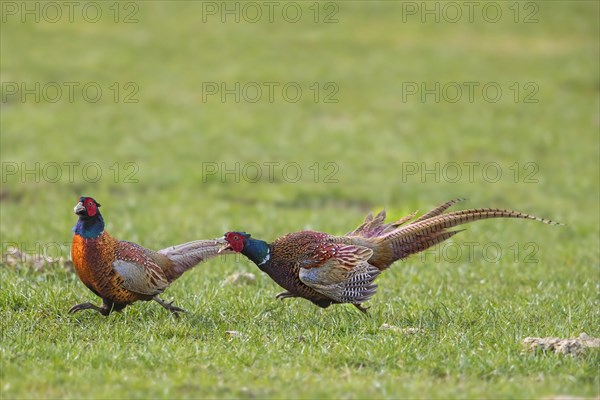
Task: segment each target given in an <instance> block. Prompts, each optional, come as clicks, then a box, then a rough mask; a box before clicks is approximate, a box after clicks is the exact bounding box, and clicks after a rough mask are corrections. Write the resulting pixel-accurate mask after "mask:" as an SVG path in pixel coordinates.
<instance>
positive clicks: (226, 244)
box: [217, 236, 233, 254]
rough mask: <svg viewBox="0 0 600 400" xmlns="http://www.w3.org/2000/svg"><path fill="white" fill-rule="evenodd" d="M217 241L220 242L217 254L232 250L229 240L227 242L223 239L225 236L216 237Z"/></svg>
mask: <svg viewBox="0 0 600 400" xmlns="http://www.w3.org/2000/svg"><path fill="white" fill-rule="evenodd" d="M217 242H218V243H221V244H222V246H221V247H220V248H219V251H218V252H217V253H218V254H223V253H228V252H229V251H233V248H232V247H231V245H230V244H229V242H227V241H226V240H225V236H223V237H222V238H219V239H217Z"/></svg>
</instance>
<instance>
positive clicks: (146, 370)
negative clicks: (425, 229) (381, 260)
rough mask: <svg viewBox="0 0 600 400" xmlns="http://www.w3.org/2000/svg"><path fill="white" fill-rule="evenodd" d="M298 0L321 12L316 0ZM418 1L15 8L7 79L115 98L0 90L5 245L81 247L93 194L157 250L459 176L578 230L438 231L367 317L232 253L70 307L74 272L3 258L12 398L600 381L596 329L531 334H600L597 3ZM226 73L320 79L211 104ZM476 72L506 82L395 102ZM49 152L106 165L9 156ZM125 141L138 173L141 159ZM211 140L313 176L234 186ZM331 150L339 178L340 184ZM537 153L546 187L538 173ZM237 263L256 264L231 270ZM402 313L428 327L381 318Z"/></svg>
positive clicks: (392, 273) (113, 224)
mask: <svg viewBox="0 0 600 400" xmlns="http://www.w3.org/2000/svg"><path fill="white" fill-rule="evenodd" d="M219 4H220V2H219ZM302 4H303V7H304V8H303V9H304V11H305V12H307V13H308V7H309V6H310V4H312V3H310V4H309V3H302ZM400 4H401V3H394V2H377V3H376V4H374V3H367V2H358V1H355V2H345V3H339V12H338V13H337V15H336V16H337V18H338V19H339V23H336V24H314V23H312V21H311V20H310V19H306V20H304V19H303V20H302V21H301V22H299V23H298V24H290V23H285V21H282V20H281V19H278V20H277V21H276V22H275V23H273V24H270V23H267V22H264V21H263V22H260V23H256V24H249V23H239V24H236V23H220V21H219V20H218V18H215V19H209V21H208V22H206V23H203V22H202V14H201V10H202V3H200V2H177V4H172V3H167V2H161V1H152V2H144V3H140V5H139V11H138V12H137V14H136V18H137V19H139V22H138V23H134V24H115V23H114V22H113V21H112V20H111V19H110V18H106V19H104V18H103V19H102V20H101V21H100V22H98V23H95V24H91V23H86V22H85V21H83V20H82V19H81V18H79V19H76V20H75V22H73V23H69V22H68V21H64V20H63V21H60V22H58V23H45V22H41V23H38V24H36V23H33V22H31V21H30V22H27V23H20V21H19V20H18V18H17V19H8V21H7V22H6V23H3V24H2V26H1V28H0V29H1V38H0V40H1V47H2V57H1V61H0V67H1V73H0V80H1V81H2V94H3V95H6V93H7V86H6V85H7V83H11V82H18V83H21V82H25V83H27V84H28V85H34V84H35V82H41V83H42V84H44V83H47V82H81V84H82V85H83V84H85V83H86V82H97V83H98V84H99V85H100V86H101V87H102V88H103V91H104V96H103V98H102V99H101V100H100V101H98V102H97V103H89V102H86V101H83V100H82V99H81V97H76V99H75V101H73V102H68V101H65V100H63V101H58V102H56V103H49V102H44V101H42V102H39V103H38V102H35V101H32V100H31V98H29V100H26V101H25V102H21V101H20V98H19V97H15V96H9V97H8V98H7V101H6V102H3V103H2V110H1V113H2V119H1V122H0V128H1V136H0V138H1V149H0V155H1V159H2V172H3V175H2V188H1V189H0V198H1V203H0V207H1V208H0V212H1V220H0V235H1V237H2V239H1V241H2V251H3V252H4V251H6V248H7V247H8V246H9V245H10V244H17V245H18V246H19V247H23V248H25V250H26V251H28V252H30V253H32V252H35V251H36V249H39V248H41V249H49V248H50V249H52V251H54V249H56V248H60V249H61V254H60V255H63V256H68V250H69V248H68V247H69V243H70V240H71V235H72V233H71V230H70V229H71V227H72V226H73V225H74V224H75V220H76V218H75V216H74V215H73V213H72V208H73V206H74V205H75V201H76V199H77V197H78V196H79V195H81V194H86V195H93V196H94V197H95V198H96V199H97V200H98V201H99V202H100V203H102V211H103V215H104V217H105V220H106V221H107V229H108V230H109V231H110V232H111V234H113V235H114V236H116V237H118V238H122V239H126V240H131V241H135V242H138V243H140V244H142V245H144V246H146V247H149V248H154V249H158V248H163V247H166V246H168V245H172V244H175V243H181V242H185V241H188V240H191V239H196V238H209V237H217V236H220V235H221V234H222V233H223V232H225V231H227V230H231V229H241V230H246V231H248V232H250V233H252V234H253V236H255V237H258V238H264V239H267V240H271V239H274V238H276V237H277V236H279V235H281V234H284V233H287V232H291V231H296V230H300V229H303V228H307V227H310V228H312V229H317V230H322V231H327V232H331V233H336V234H343V233H345V232H347V231H349V230H350V229H352V228H354V227H355V226H356V225H357V224H359V223H360V221H361V220H362V218H364V215H365V214H366V213H367V212H369V211H377V210H378V209H380V208H382V207H386V209H387V211H388V215H389V216H390V218H399V217H401V216H403V215H405V214H407V213H410V212H412V211H414V210H415V209H420V210H421V211H426V209H428V208H430V207H433V206H435V205H437V204H438V203H441V202H443V201H446V200H448V199H451V198H456V197H467V198H468V199H469V201H468V202H467V203H464V207H487V206H491V207H505V208H512V209H517V210H519V211H524V212H530V213H533V214H536V215H539V216H542V217H547V218H551V219H554V220H557V221H560V222H562V223H564V224H566V225H565V226H547V225H543V224H540V223H535V222H532V221H500V220H494V221H484V222H480V223H476V224H473V225H469V226H467V231H466V232H463V233H461V234H460V235H457V236H455V238H454V239H453V240H454V241H453V243H455V244H456V245H458V246H460V247H459V248H460V249H462V251H463V253H462V254H461V255H460V257H457V258H454V257H453V256H452V255H451V254H450V255H449V256H447V257H443V256H442V255H443V254H444V253H443V252H444V251H446V250H450V249H449V248H441V249H438V250H437V251H434V252H429V253H426V254H424V255H421V256H414V257H412V258H410V259H409V260H406V261H403V262H399V263H397V264H396V265H394V267H393V268H391V269H390V270H388V271H386V272H385V273H384V274H382V275H381V276H380V277H379V278H378V283H379V291H378V293H377V295H376V296H375V297H374V298H373V300H372V301H370V302H369V305H370V306H371V309H370V312H371V316H370V317H365V316H363V315H361V314H360V313H359V312H357V311H356V310H355V309H354V307H352V306H332V307H331V308H329V309H326V310H321V309H319V308H317V307H315V306H313V305H312V304H310V303H308V302H306V301H303V300H299V299H290V300H287V301H285V302H280V301H277V300H275V299H274V295H275V294H276V293H278V291H279V288H278V287H277V286H276V285H275V284H274V283H273V282H271V281H270V280H269V278H268V277H267V276H265V275H262V274H260V271H259V270H258V269H257V268H256V267H254V266H253V265H251V264H250V263H249V262H248V261H247V260H245V259H242V258H235V257H229V258H219V259H216V260H213V261H212V262H210V263H207V264H203V265H201V266H199V267H198V268H197V269H195V270H193V271H191V272H189V273H187V274H185V275H184V276H183V277H182V278H181V279H180V280H178V281H177V282H175V283H174V284H173V285H172V286H171V287H170V288H169V289H168V290H167V292H166V293H165V296H164V297H165V298H166V299H175V303H176V304H177V305H178V306H180V307H182V308H184V309H186V310H187V311H188V312H187V313H186V314H185V315H183V316H182V318H180V319H179V320H176V319H174V318H172V317H171V316H170V315H169V314H168V313H167V312H166V311H165V310H164V309H162V308H161V307H160V306H159V305H157V304H155V303H136V304H134V305H133V306H131V307H128V308H126V309H125V311H124V312H123V313H121V314H115V315H111V316H110V317H108V318H104V317H102V316H100V315H97V314H96V313H91V312H90V313H80V314H77V315H74V316H73V315H68V314H67V313H66V311H67V310H68V309H69V307H70V306H72V305H74V304H76V303H78V302H83V301H90V300H91V301H98V299H97V298H95V297H94V295H93V294H92V293H91V292H90V291H88V290H87V288H85V286H84V285H83V284H82V283H81V282H80V281H79V280H78V278H77V277H76V276H75V274H74V273H73V272H72V271H69V270H63V269H61V268H59V267H48V268H47V269H46V270H44V271H43V272H35V271H33V270H32V269H30V268H27V267H25V266H22V265H18V266H16V267H10V266H8V265H6V264H4V263H3V264H1V265H0V285H1V288H0V313H1V314H0V324H1V327H2V340H1V342H0V352H1V353H0V355H1V360H2V368H1V371H0V378H1V382H0V394H1V396H2V398H58V397H61V398H115V397H117V398H148V397H153V398H215V397H217V398H231V397H242V398H263V397H271V398H282V397H284V398H324V397H328V398H331V397H338V398H367V397H376V398H398V397H428V398H431V397H438V398H448V397H453V398H455V397H461V398H464V397H470V398H478V397H487V398H492V397H493V398H515V397H521V398H524V397H534V398H543V397H552V396H560V395H571V396H584V397H593V396H598V394H599V385H600V379H599V375H598V370H599V369H600V354H599V352H598V351H597V350H596V351H591V352H588V353H587V354H586V355H584V356H582V357H576V358H574V357H565V356H562V355H557V354H522V350H523V349H522V347H521V345H520V341H521V340H522V339H523V338H525V337H527V336H544V337H545V336H557V337H565V338H566V337H574V336H577V335H579V334H580V333H582V332H586V333H588V334H589V335H591V336H595V337H598V336H600V330H599V329H598V326H600V323H599V322H600V321H599V316H600V313H599V297H598V291H599V284H600V283H599V275H600V271H599V262H598V261H599V256H600V251H599V245H598V243H599V239H600V238H599V234H598V232H599V218H600V216H599V211H598V203H599V200H600V193H599V185H598V182H599V181H600V176H599V175H600V173H599V170H600V168H599V162H600V161H599V157H600V154H599V149H598V129H599V121H600V115H599V113H598V109H599V108H600V103H599V88H600V81H599V78H598V76H599V74H598V72H599V64H598V63H599V62H598V59H599V51H598V37H599V22H598V18H597V15H598V12H599V8H598V7H599V6H598V3H596V2H566V1H565V2H559V1H556V2H540V3H538V5H539V13H538V14H537V17H538V19H539V22H538V23H534V24H523V23H517V24H515V23H514V22H513V21H512V19H511V17H510V18H509V17H507V18H503V19H502V20H501V21H500V22H499V23H497V24H490V23H485V21H482V20H481V19H478V20H476V22H475V23H473V24H471V23H468V22H465V21H462V22H459V23H456V24H451V23H444V22H442V23H439V24H436V23H425V24H422V23H420V22H419V20H418V18H417V19H409V20H408V21H407V22H402V12H401V11H402V9H401V6H400ZM499 4H502V5H503V7H504V9H503V10H504V12H505V13H507V14H506V15H510V14H508V13H509V11H510V10H508V6H509V3H499ZM106 7H108V6H106ZM104 11H105V13H107V12H108V10H107V9H106V8H105V9H104ZM122 11H123V12H124V11H126V10H122ZM109 15H110V14H109ZM34 50H35V51H34ZM213 81H214V82H227V83H228V84H230V85H232V84H234V83H235V82H241V83H242V84H244V83H247V82H280V83H281V84H283V83H285V82H297V83H298V84H300V85H301V86H302V88H303V89H304V91H305V92H306V93H307V95H306V96H303V98H302V99H301V100H300V101H299V102H298V103H288V102H285V101H281V98H279V99H278V100H276V101H274V102H273V103H269V102H268V101H264V100H263V101H259V102H257V103H248V102H244V101H242V102H240V103H235V102H233V101H227V102H225V103H222V102H221V101H220V100H218V98H216V100H213V99H212V98H210V99H209V100H208V101H206V102H203V97H202V83H203V82H213ZM466 81H468V82H472V81H476V82H481V83H482V84H483V83H486V82H497V83H498V84H499V85H500V86H501V87H502V89H503V90H504V95H503V96H502V98H501V100H500V101H499V102H497V103H489V102H486V101H483V100H482V98H481V97H477V98H476V101H474V102H473V103H469V102H468V101H459V102H457V103H449V102H446V101H441V102H440V103H433V102H426V103H423V102H421V101H419V99H418V98H410V99H409V100H408V101H406V102H403V101H402V83H403V82H404V83H405V82H427V83H428V84H429V85H432V84H433V82H441V83H442V84H444V83H447V82H466ZM114 82H119V83H120V85H121V88H122V89H123V86H122V85H124V84H125V83H126V82H135V83H136V84H137V85H138V87H139V92H138V93H137V94H136V95H135V98H136V99H138V100H139V102H138V103H134V104H132V103H124V102H122V101H120V102H117V103H115V102H114V101H113V99H112V97H111V96H112V92H110V89H109V86H110V85H112V83H114ZM314 82H319V83H320V84H323V83H325V82H335V83H336V84H337V85H338V87H339V92H338V94H337V95H336V97H337V99H338V100H339V102H338V103H334V104H330V103H323V102H317V103H315V102H314V101H313V100H312V97H311V96H308V93H309V89H308V87H309V86H310V85H311V84H313V83H314ZM514 82H518V83H519V84H520V85H523V84H525V83H526V82H534V83H535V84H536V85H537V86H538V88H539V92H538V93H537V94H536V95H535V97H536V99H538V100H539V102H538V103H534V104H529V103H523V102H522V101H519V102H516V103H515V102H514V101H513V97H512V92H510V89H509V86H510V85H511V84H513V83H514ZM311 94H312V93H311ZM36 162H39V163H40V166H41V167H43V166H47V165H48V163H52V162H55V163H59V164H62V163H65V162H79V163H81V165H83V164H85V163H89V162H95V163H98V165H99V166H100V168H101V170H102V177H101V179H99V181H98V182H96V183H90V182H89V180H88V181H86V179H84V177H83V176H82V174H81V169H80V168H78V169H76V170H75V175H74V179H73V180H72V181H70V180H69V179H68V176H67V174H66V169H64V170H63V175H62V176H61V177H60V179H58V181H57V182H50V181H49V180H48V179H43V177H41V179H40V180H39V182H36V179H35V176H33V175H26V176H20V175H19V174H16V175H7V169H6V168H8V166H9V165H10V166H14V165H17V166H18V167H19V168H20V167H21V166H23V165H24V166H25V167H27V168H32V166H33V165H34V163H36ZM129 162H131V163H135V166H136V168H137V172H136V173H135V176H134V178H135V179H136V180H137V182H135V183H131V182H129V183H128V182H126V180H125V175H124V174H125V173H127V172H129V171H132V170H125V169H124V166H125V165H126V163H129ZM213 162H214V163H217V164H220V163H226V164H227V166H228V167H229V168H231V167H232V166H233V163H235V162H240V163H241V165H245V164H244V163H250V162H255V163H259V164H263V163H265V162H279V163H280V165H284V164H286V163H292V162H293V163H298V164H299V165H300V166H301V168H302V172H303V176H302V178H301V179H300V180H299V181H298V182H295V183H292V182H289V181H286V180H285V179H283V178H282V177H281V169H280V168H278V169H276V170H275V172H276V174H277V175H276V179H275V181H274V182H269V181H268V180H267V179H266V178H263V179H261V180H260V181H258V182H256V183H253V182H246V181H244V180H243V179H242V180H241V181H240V182H235V181H234V179H233V177H232V176H231V175H229V177H228V179H225V180H223V179H221V178H220V177H219V176H207V175H206V174H205V173H204V172H205V171H203V163H213ZM329 162H331V163H334V165H335V167H336V168H337V169H336V172H335V175H334V178H335V179H336V180H337V183H325V182H324V179H325V174H326V173H328V172H330V171H333V170H325V165H326V163H329ZM436 162H437V163H440V165H441V166H444V165H448V164H447V163H459V164H460V165H464V164H463V163H465V162H466V163H469V162H479V163H480V165H484V164H486V163H496V164H495V165H498V166H499V167H500V169H501V171H502V173H503V174H502V177H501V178H500V179H499V180H498V181H497V182H491V181H490V179H486V178H485V177H482V175H481V169H476V170H475V175H474V179H472V180H469V179H468V178H467V177H466V176H463V177H462V178H461V179H458V180H457V181H456V182H450V181H449V180H448V179H444V177H443V176H438V178H439V179H437V181H436V179H435V177H434V176H432V175H429V176H426V177H425V178H426V179H421V178H420V176H418V175H417V176H408V177H406V176H405V177H403V175H402V174H403V168H406V166H407V165H408V164H407V163H417V165H419V166H420V165H421V163H424V164H423V165H424V166H425V167H426V168H429V169H431V168H433V167H434V165H435V163H436ZM529 162H531V163H534V165H535V166H536V168H537V169H536V170H535V174H534V176H533V177H534V178H535V179H536V180H537V181H536V182H533V183H528V182H526V181H525V179H524V175H525V174H527V173H528V172H530V170H527V169H525V165H526V163H529ZM15 163H16V164H15ZM115 163H118V165H119V166H120V174H119V176H118V179H115V177H114V170H112V169H110V167H111V166H112V165H114V164H115ZM314 163H319V164H318V165H319V169H320V175H319V178H318V179H317V182H315V181H314V175H313V174H314V170H313V169H310V167H311V166H312V165H314ZM515 163H518V166H519V173H520V174H519V179H517V181H516V182H515V179H514V169H511V166H513V165H514V164H515ZM205 165H206V164H205ZM263 171H264V172H266V169H264V170H263ZM466 171H467V169H466V168H465V169H463V173H465V172H466ZM461 206H463V205H461ZM471 242H475V243H477V245H478V247H477V248H476V250H475V252H474V253H473V254H472V257H471V254H468V253H467V247H466V246H468V245H469V243H471ZM489 243H494V244H495V245H497V246H499V248H500V249H501V250H502V257H500V258H499V260H498V262H490V261H489V257H488V258H486V257H485V255H484V254H483V253H482V252H481V248H482V247H483V246H484V245H486V244H489ZM51 246H56V247H51ZM515 246H516V247H515ZM527 246H529V247H527ZM532 246H533V247H532ZM515 249H518V250H519V253H518V254H515V253H514V251H515ZM532 249H533V250H535V253H534V254H533V259H532V260H530V259H528V258H527V255H530V252H531V251H532ZM52 255H56V253H52ZM449 258H451V259H449ZM527 261H532V262H527ZM238 271H247V272H253V273H255V274H256V275H257V280H256V283H255V284H254V285H246V286H222V285H221V282H222V281H223V280H224V279H225V278H226V277H227V276H229V275H231V274H233V273H235V272H238ZM384 323H386V324H389V325H393V326H396V327H398V328H419V329H420V331H419V332H418V333H415V334H407V333H402V332H400V331H385V330H380V329H379V328H380V326H381V325H382V324H384ZM226 331H238V332H240V333H241V336H236V337H232V336H231V335H229V334H227V333H226Z"/></svg>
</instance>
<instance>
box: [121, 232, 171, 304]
mask: <svg viewBox="0 0 600 400" xmlns="http://www.w3.org/2000/svg"><path fill="white" fill-rule="evenodd" d="M113 270H114V271H115V272H116V273H117V274H118V275H119V276H120V278H121V279H122V282H120V284H121V287H123V288H124V289H127V290H130V291H132V292H135V293H139V294H145V295H148V296H155V295H157V294H159V293H162V292H163V291H164V290H165V289H166V288H167V287H168V286H169V282H168V280H167V278H166V277H165V274H164V272H163V270H162V268H160V266H159V265H158V264H157V263H156V262H155V261H154V260H153V259H152V257H150V255H149V254H148V250H146V249H144V248H143V247H141V246H138V245H137V244H135V243H130V242H119V244H118V245H117V254H116V260H115V261H114V262H113Z"/></svg>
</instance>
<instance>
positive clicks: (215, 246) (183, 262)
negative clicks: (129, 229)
mask: <svg viewBox="0 0 600 400" xmlns="http://www.w3.org/2000/svg"><path fill="white" fill-rule="evenodd" d="M99 207H100V204H99V203H98V202H97V201H96V200H94V199H93V198H91V197H81V198H80V199H79V203H77V205H76V206H75V209H74V211H75V214H77V215H78V216H79V220H78V221H77V224H76V225H75V227H74V228H73V231H74V232H75V235H74V236H73V243H72V247H71V258H72V259H73V265H74V266H75V271H76V272H77V275H78V276H79V278H80V279H81V281H82V282H83V283H84V284H85V285H86V286H87V287H88V288H89V289H90V290H91V291H92V292H94V294H96V295H97V296H99V297H101V298H102V302H103V304H102V306H101V307H98V306H96V305H94V304H92V303H82V304H77V305H75V306H73V307H71V309H70V310H69V313H75V312H78V311H81V310H96V311H98V312H99V313H100V314H102V315H104V316H108V315H109V314H110V313H111V312H112V311H121V310H122V309H123V308H125V307H126V306H127V305H129V304H131V303H133V302H135V301H137V300H146V301H148V300H154V301H156V302H157V303H158V304H160V305H161V306H163V307H164V308H166V309H167V310H169V311H170V312H171V313H173V314H174V315H175V316H177V313H179V312H183V311H185V310H183V309H181V308H179V307H176V306H174V305H173V302H170V303H167V302H165V301H163V300H161V299H160V298H159V297H158V295H159V294H161V293H162V292H163V291H164V290H165V289H166V288H167V287H168V286H169V285H170V284H171V283H172V282H173V281H174V280H175V279H177V278H179V277H180V276H181V274H183V273H184V272H185V271H187V270H188V269H190V268H192V267H194V266H195V265H197V264H198V263H200V262H202V261H204V260H206V259H209V258H211V257H214V256H216V255H217V253H218V251H219V248H220V247H221V246H222V244H223V243H225V242H224V241H219V240H197V241H193V242H189V243H184V244H180V245H177V246H172V247H167V248H166V249H163V250H160V251H152V250H148V249H145V248H143V247H142V246H139V245H137V244H135V243H131V242H125V241H121V240H117V239H115V238H113V237H112V236H111V235H110V234H109V233H108V232H106V231H105V230H104V220H103V218H102V214H100V210H99Z"/></svg>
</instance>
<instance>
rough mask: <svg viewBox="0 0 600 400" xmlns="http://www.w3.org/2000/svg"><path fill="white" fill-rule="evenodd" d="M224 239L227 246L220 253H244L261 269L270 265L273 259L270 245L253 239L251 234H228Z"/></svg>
mask: <svg viewBox="0 0 600 400" xmlns="http://www.w3.org/2000/svg"><path fill="white" fill-rule="evenodd" d="M224 239H225V241H226V242H227V244H225V245H224V246H223V247H221V249H220V250H219V252H224V251H225V250H233V251H235V252H236V253H242V254H243V255H245V256H246V257H248V258H249V259H250V260H251V261H252V262H254V264H256V265H258V267H259V268H261V269H262V267H263V266H265V265H267V264H268V261H269V259H270V258H271V250H270V249H269V244H268V243H267V242H264V241H262V240H257V239H253V238H252V237H251V236H250V234H249V233H246V232H227V233H226V234H225V236H224Z"/></svg>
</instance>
